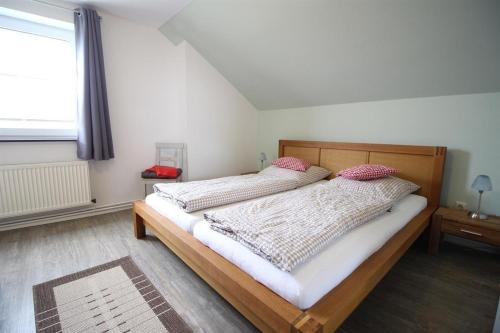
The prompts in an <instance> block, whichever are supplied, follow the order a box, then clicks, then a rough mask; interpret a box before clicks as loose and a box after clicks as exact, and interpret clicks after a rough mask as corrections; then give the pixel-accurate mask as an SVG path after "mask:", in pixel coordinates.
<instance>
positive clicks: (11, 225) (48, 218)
mask: <svg viewBox="0 0 500 333" xmlns="http://www.w3.org/2000/svg"><path fill="white" fill-rule="evenodd" d="M132 203H133V201H129V202H121V203H117V204H110V205H103V206H92V207H87V208H84V209H78V210H72V211H66V212H59V213H52V214H44V215H41V216H30V217H25V218H17V219H15V220H5V221H2V222H0V231H5V230H12V229H18V228H26V227H32V226H36V225H42V224H49V223H56V222H62V221H68V220H75V219H80V218H85V217H89V216H96V215H102V214H107V213H114V212H119V211H122V210H127V209H131V208H132Z"/></svg>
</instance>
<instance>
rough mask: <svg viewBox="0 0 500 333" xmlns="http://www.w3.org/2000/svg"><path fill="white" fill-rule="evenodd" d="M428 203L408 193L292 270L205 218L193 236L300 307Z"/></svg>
mask: <svg viewBox="0 0 500 333" xmlns="http://www.w3.org/2000/svg"><path fill="white" fill-rule="evenodd" d="M426 206H427V199H426V198H424V197H421V196H417V195H409V196H407V197H406V198H404V199H402V200H401V201H400V202H398V203H397V204H395V205H394V206H393V208H392V210H391V212H388V213H385V214H384V215H381V216H379V217H377V218H375V219H373V220H372V221H370V222H368V223H366V224H363V225H362V226H360V227H358V228H356V229H354V230H353V231H351V232H349V233H348V234H345V235H343V236H342V237H340V238H339V239H337V240H335V241H333V242H332V243H331V244H330V245H328V246H327V247H326V248H325V249H323V250H322V251H321V252H319V253H317V254H316V255H315V256H313V257H312V258H310V259H309V260H308V261H306V262H304V263H302V264H300V265H298V266H297V267H295V268H294V269H293V270H292V271H291V272H285V271H282V270H279V269H278V268H277V267H275V266H274V265H273V264H271V263H270V262H269V261H267V260H265V259H264V258H262V257H260V256H258V255H256V254H254V253H253V252H251V251H250V250H249V249H247V248H246V247H244V246H243V245H241V244H240V243H238V242H236V241H234V240H233V239H231V238H229V237H227V236H224V235H223V234H221V233H218V232H216V231H214V230H212V229H210V226H209V224H208V222H206V221H202V222H199V223H198V224H196V226H195V227H194V230H193V235H194V237H195V238H197V239H198V240H200V241H201V242H202V243H203V244H205V245H207V246H208V247H210V248H211V249H212V250H214V251H215V252H217V253H219V254H220V255H222V256H223V257H225V258H226V259H227V260H229V261H231V262H232V263H233V264H235V265H237V266H238V267H240V268H241V269H242V270H243V271H245V272H246V273H248V274H249V275H251V276H252V277H253V278H254V279H256V280H257V281H259V282H260V283H262V284H264V285H265V286H267V287H268V288H269V289H271V290H273V291H274V292H275V293H276V294H278V295H280V296H281V297H283V298H284V299H286V300H288V301H289V302H290V303H292V304H294V305H295V306H297V307H298V308H300V309H307V308H309V307H311V306H312V305H314V304H315V303H316V302H317V301H319V300H320V299H321V298H322V297H323V296H324V295H326V294H327V293H328V292H329V291H330V290H332V289H333V288H335V287H336V286H337V285H338V284H339V283H340V282H342V281H343V280H344V279H345V278H346V277H347V276H349V274H351V273H352V272H353V271H354V270H355V269H356V268H357V267H358V266H359V265H360V264H361V263H362V262H363V261H365V260H366V259H367V258H368V257H370V256H371V255H372V254H373V253H374V252H376V251H377V250H378V249H380V248H381V247H382V246H383V245H384V244H385V243H386V242H387V241H388V240H389V239H390V238H391V237H392V236H393V235H394V234H396V233H397V232H398V231H399V230H400V229H402V228H403V227H404V226H405V225H406V224H407V223H408V222H410V221H411V219H413V218H414V217H415V216H416V215H418V213H420V212H421V211H422V210H423V209H424V208H425V207H426Z"/></svg>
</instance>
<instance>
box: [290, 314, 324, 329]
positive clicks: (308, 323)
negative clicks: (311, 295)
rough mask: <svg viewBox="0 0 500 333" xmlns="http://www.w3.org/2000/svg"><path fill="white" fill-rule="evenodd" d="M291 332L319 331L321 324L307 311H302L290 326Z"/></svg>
mask: <svg viewBox="0 0 500 333" xmlns="http://www.w3.org/2000/svg"><path fill="white" fill-rule="evenodd" d="M292 332H293V333H321V332H323V326H322V325H321V324H320V323H318V322H317V321H316V320H315V319H314V318H313V317H311V316H310V315H309V314H308V313H306V312H304V313H302V315H301V316H300V317H299V318H297V320H296V321H295V323H294V324H293V328H292Z"/></svg>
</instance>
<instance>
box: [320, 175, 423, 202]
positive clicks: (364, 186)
mask: <svg viewBox="0 0 500 333" xmlns="http://www.w3.org/2000/svg"><path fill="white" fill-rule="evenodd" d="M329 184H331V185H332V186H338V187H340V188H342V189H345V190H348V191H354V192H364V193H368V194H372V195H381V196H383V197H385V198H388V199H390V200H395V201H397V200H401V199H403V198H404V197H406V196H407V195H408V194H410V193H413V192H415V191H417V190H418V189H419V188H420V186H418V185H416V184H414V183H412V182H410V181H408V180H404V179H401V178H398V177H394V176H388V177H383V178H378V179H371V180H352V179H347V178H344V177H337V178H335V179H332V180H331V181H330V182H329Z"/></svg>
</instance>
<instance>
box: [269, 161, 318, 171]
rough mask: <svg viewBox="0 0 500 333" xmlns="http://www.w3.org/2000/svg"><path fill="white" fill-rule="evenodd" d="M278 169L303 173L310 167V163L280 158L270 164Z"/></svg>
mask: <svg viewBox="0 0 500 333" xmlns="http://www.w3.org/2000/svg"><path fill="white" fill-rule="evenodd" d="M272 164H273V165H274V166H277V167H278V168H284V169H290V170H295V171H302V172H305V171H306V170H307V169H309V168H310V167H311V162H309V161H306V160H303V159H301V158H296V157H281V158H278V159H277V160H274V161H273V163H272Z"/></svg>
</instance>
